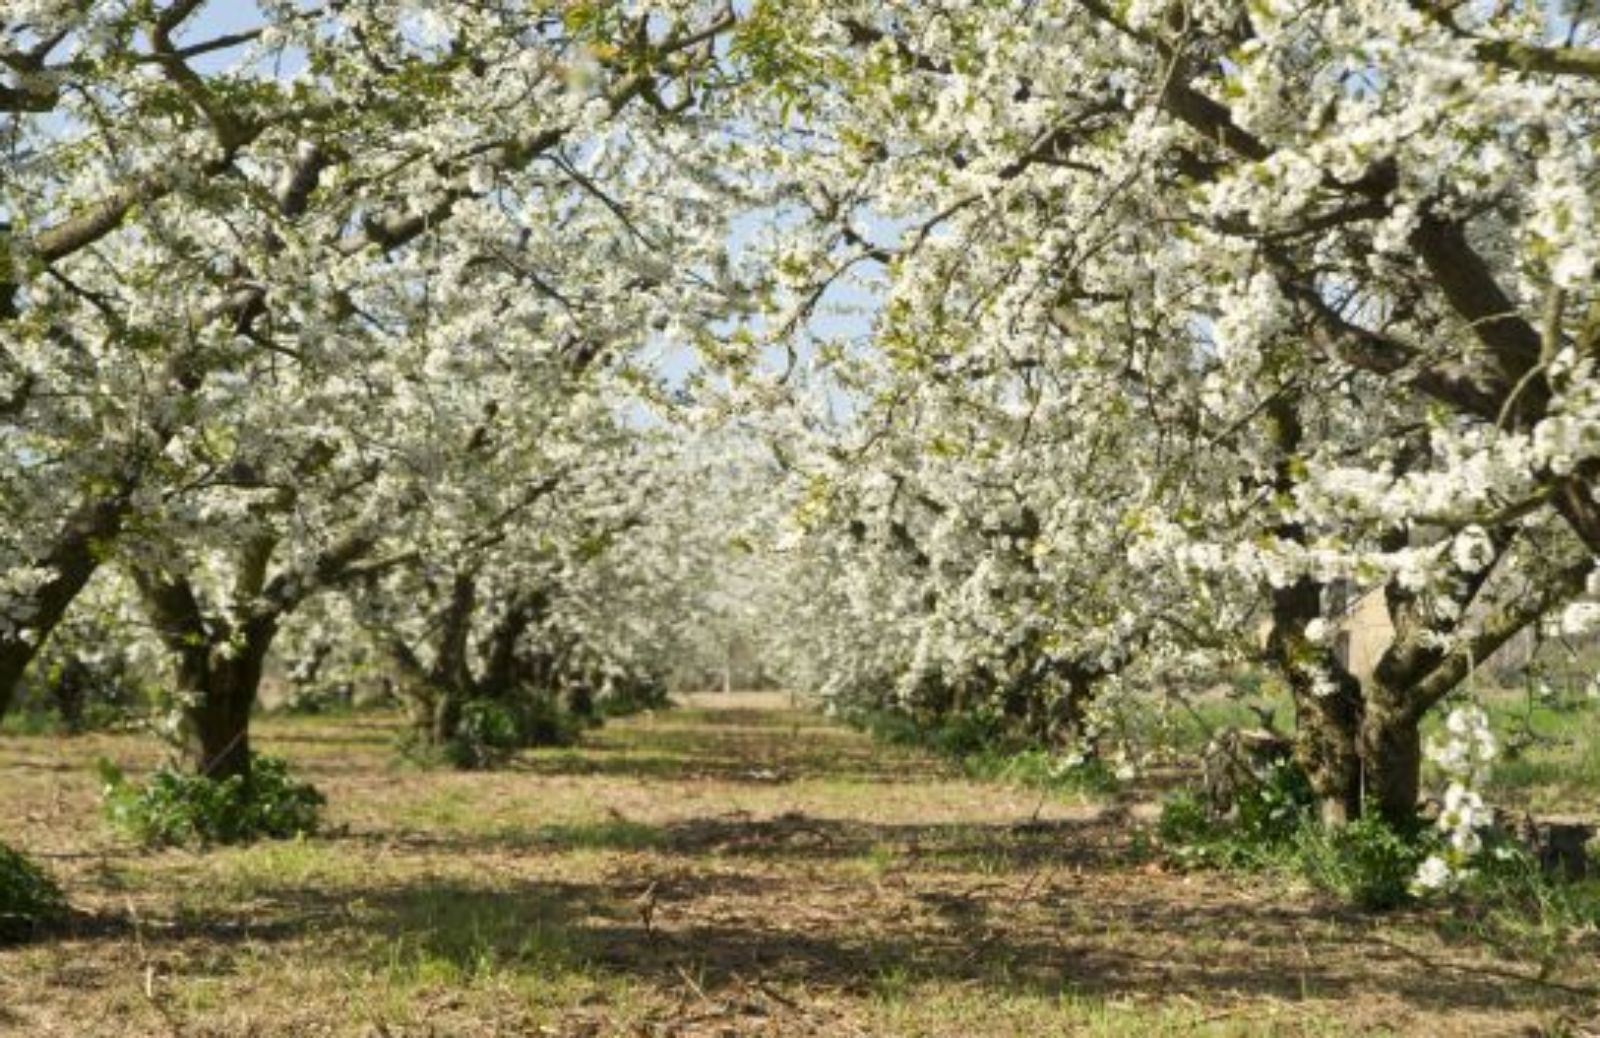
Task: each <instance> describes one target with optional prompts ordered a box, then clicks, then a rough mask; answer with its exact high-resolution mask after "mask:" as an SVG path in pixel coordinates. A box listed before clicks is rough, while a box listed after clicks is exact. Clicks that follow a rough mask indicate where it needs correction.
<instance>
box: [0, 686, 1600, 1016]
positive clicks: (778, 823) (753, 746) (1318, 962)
mask: <svg viewBox="0 0 1600 1038" xmlns="http://www.w3.org/2000/svg"><path fill="white" fill-rule="evenodd" d="M397 727H398V722H397V721H396V720H394V719H392V718H387V717H370V716H359V717H354V718H321V719H319V718H294V719H269V720H266V721H264V722H263V723H262V725H261V733H260V738H259V743H260V745H261V747H262V748H263V749H264V750H265V751H266V752H270V753H274V754H278V755H282V756H286V757H288V758H289V759H290V760H291V762H292V764H293V765H294V766H295V768H296V769H297V770H298V771H299V772H300V773H301V774H304V775H305V776H307V777H309V778H311V779H312V780H313V781H315V782H316V783H317V784H318V785H319V786H320V787H321V788H322V789H323V790H324V791H325V792H326V793H327V795H328V798H329V801H330V807H329V818H328V829H327V831H326V832H325V833H323V834H322V835H319V836H316V837H313V838H309V839H305V840H302V841H295V842H289V843H277V844H261V845H257V846H254V847H249V848H242V849H240V848H233V849H219V850H213V851H210V852H207V853H203V854H195V853H189V852H179V851H170V852H161V853H154V854H152V853H146V852H142V851H138V850H135V849H132V848H129V847H127V846H126V845H124V844H120V843H119V842H118V841H117V840H116V839H114V838H113V837H111V836H110V835H109V834H108V833H107V832H106V831H105V830H104V828H103V826H102V825H101V824H100V822H99V819H98V817H97V806H96V789H95V779H94V777H93V771H92V767H91V765H92V762H93V760H94V759H95V758H96V757H97V756H107V757H110V758H112V759H113V760H116V761H118V762H119V763H121V764H123V765H124V766H126V767H127V768H128V769H129V770H130V771H132V772H137V771H138V770H140V769H142V768H147V767H149V766H151V765H152V764H153V763H154V762H155V760H156V759H157V756H158V753H157V749H156V747H155V746H154V745H153V743H152V742H151V741H150V740H148V739H145V738H139V737H134V736H89V737H84V738H80V739H74V740H64V739H55V738H42V737H40V738H12V737H4V738H0V834H3V838H4V839H6V840H7V841H8V842H11V843H13V844H14V845H16V846H18V847H21V848H24V849H26V850H28V851H29V852H30V853H33V854H34V855H36V856H37V857H38V858H39V859H41V860H42V861H44V862H45V863H46V864H47V865H48V867H50V869H51V870H52V871H53V872H54V873H55V874H56V875H57V876H58V877H59V878H60V879H61V881H62V882H63V884H64V886H65V887H66V888H67V890H68V893H69V895H70V897H71V899H72V902H73V905H74V907H75V910H76V913H77V915H76V917H75V919H74V920H73V922H72V923H71V925H70V926H68V927H67V928H66V931H65V932H64V933H62V934H59V935H56V936H54V937H52V938H50V939H48V940H45V941H42V942H39V943H36V944H33V945H30V946H27V947H23V948H14V949H8V950H0V1034H12V1033H14V1034H18V1035H74V1036H76V1035H116V1036H123V1035H185V1036H187V1035H245V1034H255V1035H280V1034H281V1035H324V1034H326V1035H375V1036H378V1035H390V1036H400V1035H440V1036H443V1035H526V1034H551V1035H613V1034H615V1035H635V1034H643V1035H744V1034H770V1035H882V1034H926V1035H950V1036H958V1035H960V1036H965V1035H987V1034H997V1035H998V1034H1015V1035H1041V1034H1105V1035H1124V1034H1126V1035H1139V1036H1141V1038H1145V1036H1150V1035H1161V1034H1174V1035H1177V1034H1240V1035H1246V1034H1248V1035H1254V1034H1346V1033H1352V1034H1361V1033H1403V1034H1418V1035H1441V1034H1463V1035H1466V1034H1472V1035H1480V1034H1539V1033H1552V1034H1555V1033H1572V1034H1582V1033H1595V1032H1600V1003H1597V1002H1596V1001H1595V1000H1594V999H1592V998H1587V997H1584V996H1581V995H1576V994H1572V993H1570V992H1566V991H1562V990H1559V989H1556V988H1552V987H1548V986H1542V985H1540V984H1537V983H1532V982H1524V981H1519V980H1515V979H1509V978H1508V975H1516V974H1517V973H1518V972H1519V971H1525V967H1522V966H1520V965H1519V964H1517V963H1515V962H1504V961H1499V960H1498V959H1497V958H1496V956H1495V955H1494V954H1493V953H1492V952H1490V951H1489V950H1486V949H1485V948H1484V947H1483V946H1482V945H1481V944H1478V943H1475V942H1473V941H1471V940H1469V939H1467V938H1465V937H1462V936H1459V935H1456V936H1452V931H1453V924H1454V922H1455V921H1454V920H1452V919H1451V918H1450V916H1449V914H1448V913H1444V912H1440V911H1437V910H1429V911H1413V912H1406V913H1400V914H1393V915H1389V916H1382V917H1374V916H1368V915H1362V914H1359V913H1354V912H1350V911H1347V910H1344V909H1341V908H1339V907H1337V906H1335V905H1332V904H1330V903H1329V902H1327V901H1326V900H1323V899H1320V898H1318V897H1316V896H1313V895H1312V894H1310V893H1309V892H1306V891H1303V890H1293V889H1282V888H1281V885H1279V884H1275V883H1272V882H1269V881H1266V880H1259V881H1257V880H1248V879H1244V880H1241V879H1240V878H1238V877H1232V876H1218V875H1206V874H1191V875H1185V874H1182V873H1178V872H1173V871H1169V870H1168V869H1166V868H1164V867H1163V866H1162V865H1161V864H1160V863H1159V859H1158V858H1157V857H1156V856H1154V855H1153V854H1151V853H1150V852H1149V850H1148V839H1149V838H1148V833H1147V832H1145V831H1143V830H1142V829H1141V826H1140V824H1139V822H1138V819H1137V818H1135V819H1132V820H1130V818H1129V817H1128V813H1127V812H1126V811H1124V810H1123V809H1121V808H1119V807H1117V806H1115V805H1103V804H1093V803H1081V802H1072V801H1065V800H1058V799H1051V798H1045V799H1041V798H1040V796H1039V795H1038V794H1037V793H1033V792H1029V791H1025V790H1017V789H1010V788H1006V787H1002V786H997V785H993V784H982V783H975V782H971V781H968V780H966V779H964V778H962V777H960V776H958V775H955V774H952V773H951V771H950V769H949V768H948V767H947V766H945V765H944V764H942V763H941V762H939V761H936V760H933V759H931V758H928V757H926V756H923V755H921V754H917V753H913V752H910V751H906V750H901V749H894V748H886V747H883V746H879V745H876V744H874V743H872V742H871V741H870V740H868V739H867V738H865V737H864V736H862V735H860V734H859V733H856V732H853V731H850V730H848V729H846V728H843V727H841V726H839V725H836V724H833V723H831V722H829V721H827V720H825V719H823V718H821V717H820V716H818V715H816V714H814V713H809V712H805V711H803V710H795V709H792V708H791V707H790V704H789V700H788V698H787V697H786V696H781V695H778V696H773V695H766V696H757V695H734V696H730V697H723V696H718V695H707V696H699V697H693V698H692V700H691V702H690V703H689V704H688V705H686V706H684V707H683V708H681V709H677V710H672V711H665V712H661V713H658V714H655V715H652V716H646V717H639V718H632V719H628V720H625V721H619V722H616V723H614V724H612V725H610V726H608V727H607V728H606V729H604V730H601V731H598V732H596V733H594V734H593V735H592V736H591V737H590V738H589V739H588V740H587V741H586V743H585V744H584V745H583V746H582V747H581V748H578V749H573V750H558V751H541V752H538V753H533V754H529V755H526V756H525V757H524V758H522V759H520V760H519V761H518V762H516V764H515V766H514V767H512V768H511V769H509V770H506V771H501V772H495V773H491V774H460V773H452V772H442V771H424V770H418V769H416V768H414V767H410V766H407V765H404V764H402V763H399V762H398V760H397V757H396V755H395V752H394V749H393V743H394V738H395V734H396V731H397ZM1597 971H1600V966H1597ZM1558 979H1559V980H1560V981H1561V982H1563V983H1567V984H1570V985H1577V986H1584V985H1585V984H1587V985H1594V984H1596V983H1600V979H1597V978H1596V977H1593V976H1591V977H1583V976H1576V977H1562V978H1558ZM1586 1029H1587V1030H1586Z"/></svg>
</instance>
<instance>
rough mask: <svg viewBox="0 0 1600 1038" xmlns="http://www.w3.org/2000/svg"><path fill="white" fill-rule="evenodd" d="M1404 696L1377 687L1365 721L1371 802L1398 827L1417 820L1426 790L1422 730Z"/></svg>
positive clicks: (1364, 745) (1364, 754) (1363, 742)
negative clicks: (1423, 770) (1419, 805)
mask: <svg viewBox="0 0 1600 1038" xmlns="http://www.w3.org/2000/svg"><path fill="white" fill-rule="evenodd" d="M1418 720H1419V719H1418V718H1417V716H1416V715H1415V714H1414V713H1413V712H1412V711H1411V710H1409V709H1407V708H1406V706H1405V705H1404V702H1403V699H1402V697H1399V696H1394V695H1391V694H1387V690H1381V689H1380V690H1375V691H1374V695H1372V696H1371V697H1369V698H1368V700H1367V710H1366V716H1365V717H1363V718H1362V723H1361V757H1362V774H1363V777H1364V780H1365V783H1366V794H1367V803H1368V805H1369V806H1370V807H1371V808H1373V809H1375V810H1377V812H1378V814H1379V816H1380V817H1381V818H1382V819H1383V820H1384V821H1385V822H1387V823H1389V825H1390V826H1391V827H1393V828H1395V829H1397V830H1401V831H1405V830H1408V829H1411V828H1413V827H1414V826H1415V825H1416V823H1417V803H1418V801H1419V800H1420V799H1421V794H1422V731H1421V726H1420V724H1419V723H1418Z"/></svg>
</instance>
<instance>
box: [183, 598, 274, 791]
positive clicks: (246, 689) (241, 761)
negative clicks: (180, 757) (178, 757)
mask: <svg viewBox="0 0 1600 1038" xmlns="http://www.w3.org/2000/svg"><path fill="white" fill-rule="evenodd" d="M276 634H277V625H276V623H274V622H272V621H269V620H258V621H256V622H255V623H254V624H252V625H251V627H250V628H249V629H247V631H246V632H245V636H244V638H243V639H242V644H239V645H227V644H224V645H206V646H197V647H195V649H194V651H193V652H192V653H189V654H186V658H185V660H184V661H183V663H182V664H181V665H180V668H179V670H180V675H179V687H180V689H182V690H183V691H184V692H186V693H187V694H188V695H189V696H190V697H191V699H192V705H191V706H190V707H189V708H188V709H187V711H186V714H187V718H188V721H189V727H190V729H191V731H192V733H193V745H192V755H193V756H192V759H193V762H194V767H195V771H196V772H197V773H199V774H201V775H205V776H206V777H208V778H213V779H218V780H221V779H226V778H231V777H232V776H234V775H242V776H244V777H245V778H246V780H248V779H249V776H250V713H251V710H252V709H253V708H254V707H255V702H256V693H257V691H258V690H259V688H260V686H261V670H262V666H263V664H264V663H265V662H266V657H267V650H268V649H269V648H270V647H271V645H272V639H273V637H274V636H275V635H276Z"/></svg>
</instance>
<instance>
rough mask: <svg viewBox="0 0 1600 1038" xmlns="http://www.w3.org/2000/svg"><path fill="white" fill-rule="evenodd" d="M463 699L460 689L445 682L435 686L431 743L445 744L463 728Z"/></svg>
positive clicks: (430, 732) (429, 733) (429, 736)
mask: <svg viewBox="0 0 1600 1038" xmlns="http://www.w3.org/2000/svg"><path fill="white" fill-rule="evenodd" d="M463 699H464V696H463V694H462V692H461V691H460V690H459V689H454V688H450V687H449V686H447V685H443V684H435V685H434V686H433V718H432V720H433V725H432V728H431V729H430V730H429V732H428V738H429V741H430V745H433V746H443V745H444V744H445V743H447V742H449V741H450V740H451V739H454V738H455V737H456V732H457V731H459V730H460V728H461V707H462V703H463Z"/></svg>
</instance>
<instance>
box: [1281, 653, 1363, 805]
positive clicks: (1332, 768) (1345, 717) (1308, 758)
mask: <svg viewBox="0 0 1600 1038" xmlns="http://www.w3.org/2000/svg"><path fill="white" fill-rule="evenodd" d="M1345 676H1346V677H1347V678H1348V677H1349V675H1348V674H1346V675H1345ZM1350 684H1351V685H1353V686H1354V687H1353V688H1351V687H1346V688H1341V689H1340V690H1339V691H1337V692H1334V693H1331V694H1329V695H1324V696H1317V695H1314V694H1309V693H1301V692H1297V694H1296V696H1295V707H1296V711H1297V714H1298V716H1297V720H1296V723H1295V759H1296V760H1297V761H1298V762H1299V764H1300V767H1301V768H1303V769H1304V770H1305V773H1306V777H1307V778H1308V779H1309V780H1310V782H1311V788H1312V790H1313V791H1314V792H1315V793H1316V795H1317V808H1318V814H1319V815H1320V817H1321V819H1322V824H1323V825H1324V826H1325V827H1326V828H1329V829H1337V828H1340V827H1342V826H1344V825H1346V824H1347V823H1349V822H1353V821H1355V820H1356V819H1357V818H1359V817H1360V816H1361V752H1360V744H1361V707H1362V704H1361V688H1360V685H1359V684H1357V683H1356V682H1355V680H1354V679H1353V678H1351V679H1350Z"/></svg>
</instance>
